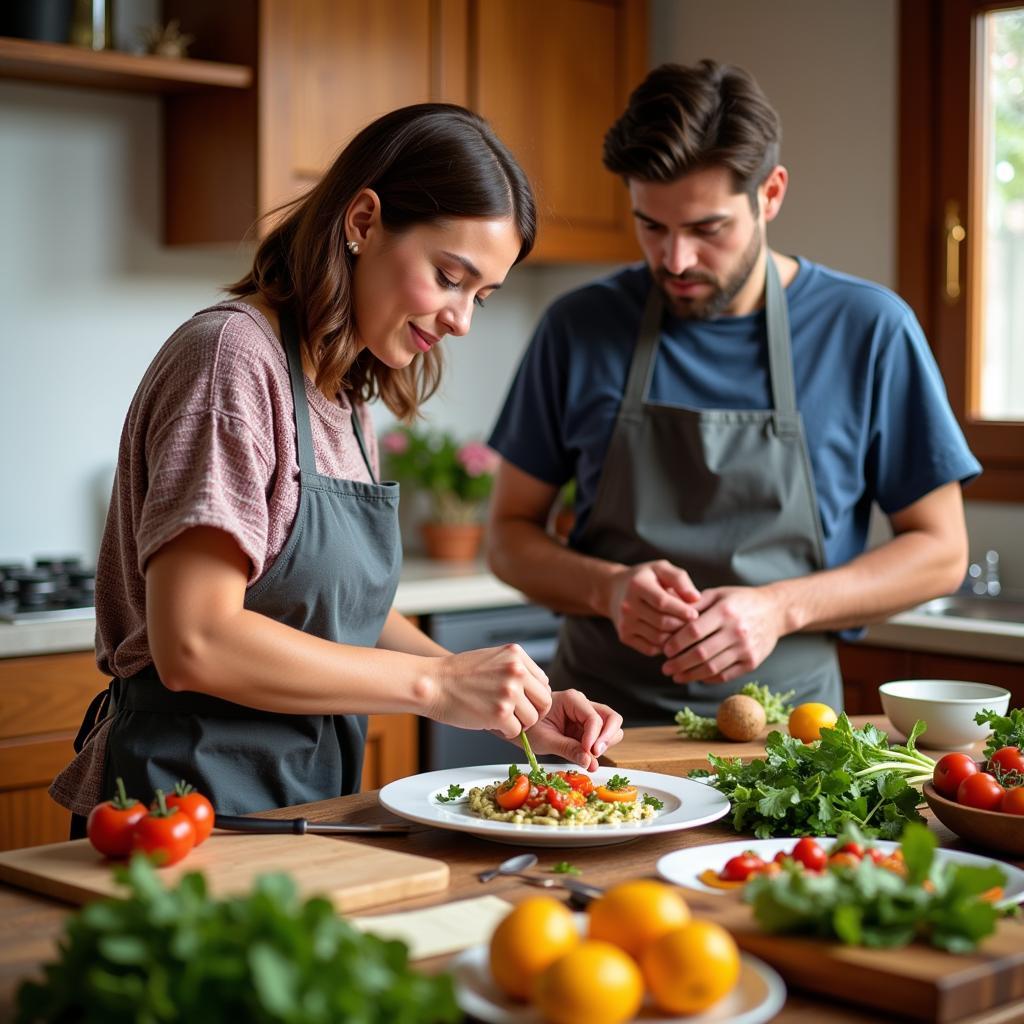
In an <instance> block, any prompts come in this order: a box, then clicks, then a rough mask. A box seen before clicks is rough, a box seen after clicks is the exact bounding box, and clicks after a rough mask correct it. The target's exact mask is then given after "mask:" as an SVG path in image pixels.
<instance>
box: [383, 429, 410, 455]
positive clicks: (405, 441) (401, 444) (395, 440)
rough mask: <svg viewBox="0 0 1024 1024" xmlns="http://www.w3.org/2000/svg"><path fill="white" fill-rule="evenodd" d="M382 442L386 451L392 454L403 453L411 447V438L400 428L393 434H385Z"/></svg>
mask: <svg viewBox="0 0 1024 1024" xmlns="http://www.w3.org/2000/svg"><path fill="white" fill-rule="evenodd" d="M381 444H383V446H384V451H386V452H390V453H391V454H392V455H401V454H402V452H404V451H406V450H407V449H408V448H409V438H408V437H406V435H405V434H403V433H402V432H401V431H400V430H396V431H394V432H393V433H391V434H385V435H384V437H383V439H382V441H381Z"/></svg>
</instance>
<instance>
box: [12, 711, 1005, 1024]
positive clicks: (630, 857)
mask: <svg viewBox="0 0 1024 1024" xmlns="http://www.w3.org/2000/svg"><path fill="white" fill-rule="evenodd" d="M628 733H629V731H628V730H627V738H628ZM297 814H301V815H302V816H303V817H306V818H308V819H309V820H311V821H354V822H374V821H391V820H394V819H393V818H392V817H391V815H390V814H388V813H387V812H386V811H384V810H383V809H382V808H381V807H380V805H379V803H378V800H377V793H376V792H371V793H361V794H357V795H354V796H347V797H339V798H336V799H334V800H324V801H321V802H319V803H315V804H306V805H304V806H302V807H299V808H284V809H281V810H278V811H268V812H265V813H264V814H263V815H261V817H274V818H282V817H283V818H291V817H295V816H296V815H297ZM928 816H929V817H930V814H929V815H928ZM932 828H934V829H935V831H936V832H937V834H938V836H939V842H940V844H941V845H943V846H950V845H957V840H956V837H955V836H953V834H952V833H951V832H949V830H948V829H946V828H945V827H944V826H941V825H939V824H937V823H934V822H932ZM735 838H736V835H735V833H734V832H733V831H732V829H731V828H730V827H729V826H728V825H726V824H723V823H722V822H715V823H713V824H711V825H706V826H703V827H701V828H695V829H690V830H686V831H683V832H673V833H668V834H665V835H655V836H650V837H648V838H646V839H644V840H642V841H640V840H638V841H635V842H632V843H627V844H624V845H615V846H598V847H577V848H574V849H573V850H572V861H573V863H574V864H575V865H576V866H577V867H579V868H580V869H581V871H582V872H583V873H584V875H585V878H586V881H588V882H592V883H593V884H595V885H610V884H612V883H614V882H617V881H621V880H623V879H624V878H630V877H641V876H651V875H653V874H654V865H655V863H656V862H657V860H658V858H659V857H660V856H661V855H662V854H664V853H667V852H669V851H671V850H675V849H679V848H682V847H690V846H696V845H700V844H704V843H721V842H727V841H730V840H733V839H735ZM345 839H346V840H349V841H352V842H359V843H369V844H371V845H372V844H373V843H380V842H381V840H380V839H379V838H376V839H371V838H362V837H359V836H354V835H353V836H346V837H345ZM389 848H392V847H391V846H389ZM398 848H400V849H402V850H404V851H406V852H409V853H413V854H419V855H421V856H425V857H434V858H438V859H440V860H443V861H444V862H445V863H447V864H448V866H449V869H450V872H451V882H450V886H449V888H448V889H447V890H446V891H445V892H444V893H443V894H439V893H434V894H433V895H430V896H419V897H415V898H411V899H405V900H402V901H400V902H395V903H390V904H385V905H381V906H375V907H373V908H370V909H369V910H368V911H367V912H368V913H370V914H381V913H396V912H400V911H404V910H414V909H419V908H422V907H426V906H433V905H435V904H439V903H446V902H449V901H454V900H460V899H465V898H469V897H474V896H481V895H494V896H498V897H501V898H503V899H506V900H509V901H511V902H513V903H514V902H518V901H519V900H522V899H523V898H525V897H526V896H528V895H533V894H534V893H535V892H536V890H535V889H531V888H529V887H527V886H525V885H523V884H521V883H519V882H517V881H516V880H515V879H510V878H499V879H496V880H495V881H493V882H491V883H489V884H488V885H487V886H486V887H484V886H482V885H481V884H480V883H479V881H477V878H476V875H477V873H478V872H480V871H482V870H484V869H485V868H490V867H493V866H494V865H496V864H497V863H498V862H499V861H500V860H502V859H503V858H505V857H507V856H508V855H509V854H510V853H512V852H513V850H514V848H513V847H509V846H503V845H501V844H498V843H490V842H487V841H486V840H483V839H479V838H477V837H475V836H472V835H467V834H465V833H459V832H449V831H444V830H441V829H435V828H422V829H420V828H417V829H415V830H414V831H413V833H412V834H410V835H408V836H405V837H403V838H402V839H401V841H400V847H398ZM538 852H539V853H540V854H541V858H542V862H547V861H548V860H555V859H558V858H559V857H561V856H562V851H561V850H559V851H558V852H557V853H552V852H550V851H548V852H545V850H544V849H542V850H540V851H538ZM1011 863H1014V862H1013V861H1011ZM1016 863H1017V864H1018V865H1020V864H1021V863H1022V862H1019V861H1018V862H1016ZM687 900H688V902H690V905H691V907H692V908H693V910H694V912H695V913H697V914H700V913H701V910H702V904H701V898H700V897H699V896H698V895H697V894H694V893H689V892H688V893H687ZM704 909H706V905H704ZM70 911H71V908H70V907H69V906H68V905H66V904H62V903H60V902H58V901H56V900H54V899H51V898H49V897H46V896H41V895H37V894H35V893H30V892H26V891H23V890H18V889H15V888H13V887H11V886H8V885H5V884H0V1019H6V1017H7V1014H8V1013H9V1012H10V1007H11V1001H12V998H13V995H14V991H15V990H16V988H17V985H18V983H19V982H20V980H21V979H22V978H24V977H26V976H28V975H32V974H36V973H37V972H38V971H39V967H40V964H41V963H43V962H44V961H46V960H48V959H50V958H51V957H52V955H53V952H54V949H55V945H56V942H57V940H58V938H59V935H60V932H61V929H62V928H63V925H64V922H65V920H66V919H67V917H68V914H69V913H70ZM448 960H449V958H448V957H434V958H431V959H429V960H422V961H419V962H418V966H420V967H422V968H423V969H425V970H427V971H434V970H440V969H443V968H444V967H445V965H446V964H447V962H448ZM1017 997H1018V998H1017V1001H1016V1002H1013V1003H1006V1004H1003V1005H1002V1006H1001V1007H998V1008H995V1009H992V1010H988V1011H983V1012H980V1013H976V1014H972V1015H970V1016H969V1017H968V1018H962V1020H963V1022H964V1024H1007V1022H1009V1021H1011V1020H1021V1019H1022V1015H1024V1001H1022V1000H1021V997H1020V993H1017ZM893 1009H894V1010H895V1009H897V1007H895V1006H894V1007H893ZM470 1019H472V1018H470ZM774 1020H775V1021H776V1022H779V1024H811V1022H813V1024H877V1021H878V1020H879V1017H878V1014H877V1013H876V1012H874V1011H872V1010H870V1009H866V1008H858V1007H856V1006H853V1005H850V1004H847V1003H840V1002H838V1001H837V1000H835V999H827V1000H826V999H824V998H821V997H817V996H814V995H812V994H809V993H804V992H801V991H798V990H796V989H794V988H792V987H791V988H790V991H789V992H788V995H787V998H786V1004H785V1006H784V1007H783V1009H782V1011H781V1012H780V1013H779V1014H778V1016H776V1017H775V1018H774Z"/></svg>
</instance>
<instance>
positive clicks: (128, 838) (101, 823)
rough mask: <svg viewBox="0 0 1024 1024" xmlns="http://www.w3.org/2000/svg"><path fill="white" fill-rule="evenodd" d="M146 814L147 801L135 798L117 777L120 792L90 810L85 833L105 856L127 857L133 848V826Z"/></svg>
mask: <svg viewBox="0 0 1024 1024" xmlns="http://www.w3.org/2000/svg"><path fill="white" fill-rule="evenodd" d="M145 816H146V805H145V804H141V803H139V801H138V800H133V799H131V797H129V796H128V794H127V793H125V791H124V781H123V780H122V779H118V780H117V795H116V796H115V797H114V798H113V799H112V800H107V801H105V802H104V803H102V804H97V805H96V806H95V807H94V808H93V809H92V810H91V811H90V812H89V820H88V821H87V822H86V823H85V834H86V835H87V836H88V837H89V842H90V843H92V845H93V846H94V847H95V848H96V849H97V850H99V852H100V853H102V854H103V855H104V856H106V857H127V856H128V854H129V853H131V852H132V829H134V828H135V825H136V824H137V822H139V821H140V820H141V819H142V818H144V817H145Z"/></svg>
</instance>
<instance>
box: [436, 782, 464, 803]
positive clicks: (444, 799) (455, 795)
mask: <svg viewBox="0 0 1024 1024" xmlns="http://www.w3.org/2000/svg"><path fill="white" fill-rule="evenodd" d="M465 792H466V791H465V790H464V789H463V788H462V787H461V786H456V785H455V783H454V782H453V783H452V784H451V785H450V786H449V787H448V795H447V796H442V795H441V794H440V793H438V794H437V799H438V800H440V801H441V803H443V804H446V803H448V802H449V801H450V800H458V799H459V797H460V796H462V794H463V793H465Z"/></svg>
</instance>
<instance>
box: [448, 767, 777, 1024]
mask: <svg viewBox="0 0 1024 1024" xmlns="http://www.w3.org/2000/svg"><path fill="white" fill-rule="evenodd" d="M637 774H639V773H637ZM449 970H451V972H452V974H453V975H454V976H455V998H456V999H457V1000H458V1003H459V1006H460V1008H461V1009H462V1010H463V1011H464V1012H465V1013H468V1014H469V1015H470V1016H472V1017H474V1018H476V1019H477V1020H481V1021H484V1022H485V1024H543V1021H542V1017H541V1015H540V1012H539V1011H538V1010H537V1008H536V1007H533V1006H526V1005H524V1004H523V1003H517V1002H514V1001H513V1000H511V999H510V998H509V997H508V996H506V995H505V994H504V993H503V992H502V991H501V990H500V989H499V988H498V987H497V986H496V985H495V984H494V982H493V981H492V980H491V974H490V970H489V969H488V966H487V946H486V944H483V945H479V946H472V947H471V948H470V949H467V950H463V952H462V953H460V954H459V955H458V956H457V957H456V958H455V959H454V960H453V961H452V963H451V965H450V967H449ZM785 1001H786V986H785V984H784V982H783V981H782V978H780V977H779V975H778V974H776V972H775V971H774V970H772V968H770V967H769V966H768V965H767V964H766V963H764V962H763V961H761V960H758V959H757V958H756V957H753V956H750V955H748V954H746V953H743V954H741V955H740V980H739V983H738V984H737V985H736V988H735V989H734V990H733V991H732V992H730V993H729V995H727V996H726V997H725V998H724V999H723V1000H722V1001H721V1002H719V1003H716V1004H715V1006H713V1007H712V1008H711V1009H710V1010H708V1011H706V1012H705V1013H697V1014H691V1015H689V1016H686V1017H669V1016H663V1015H661V1014H659V1013H658V1012H657V1011H656V1010H655V1009H654V1008H653V1007H652V1006H649V1005H647V1004H646V1003H645V1004H644V1007H643V1009H642V1010H641V1011H640V1015H639V1016H638V1017H637V1020H642V1021H651V1022H657V1024H712V1022H714V1024H726V1022H728V1024H763V1022H764V1021H769V1020H771V1019H772V1018H773V1017H774V1016H775V1015H776V1014H777V1013H778V1012H779V1010H781V1009H782V1006H783V1004H784V1003H785Z"/></svg>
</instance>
